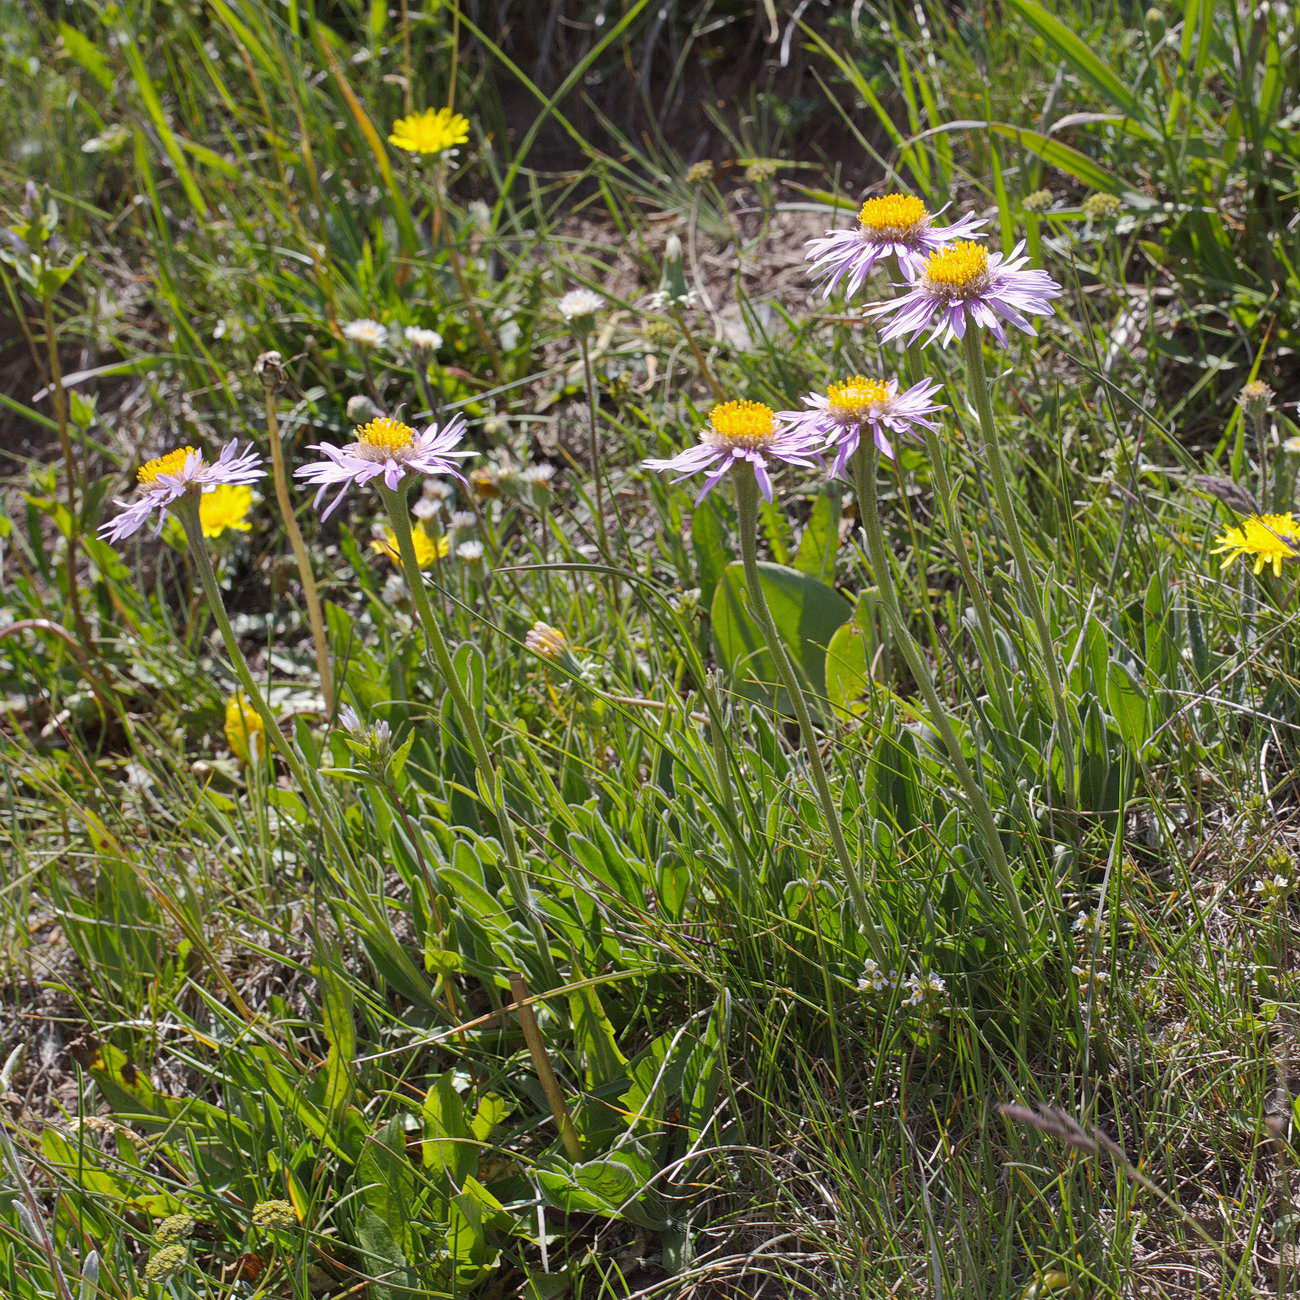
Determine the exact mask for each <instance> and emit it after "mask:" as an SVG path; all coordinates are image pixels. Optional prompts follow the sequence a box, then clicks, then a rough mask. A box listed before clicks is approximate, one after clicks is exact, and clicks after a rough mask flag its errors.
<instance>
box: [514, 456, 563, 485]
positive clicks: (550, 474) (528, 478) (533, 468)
mask: <svg viewBox="0 0 1300 1300" xmlns="http://www.w3.org/2000/svg"><path fill="white" fill-rule="evenodd" d="M519 477H520V478H522V479H523V481H524V482H525V483H527V484H528V485H529V487H545V486H546V484H548V483H549V482H550V481H551V480H552V479H553V478H554V477H555V466H554V465H549V464H547V462H546V461H544V460H541V461H538V462H537V463H536V464H535V465H528V466H526V467H525V468H524V469H522V470H520V472H519Z"/></svg>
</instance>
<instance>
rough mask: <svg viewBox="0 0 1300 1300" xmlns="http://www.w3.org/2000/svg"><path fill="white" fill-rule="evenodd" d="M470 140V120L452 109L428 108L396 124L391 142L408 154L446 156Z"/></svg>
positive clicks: (389, 138)
mask: <svg viewBox="0 0 1300 1300" xmlns="http://www.w3.org/2000/svg"><path fill="white" fill-rule="evenodd" d="M468 139H469V120H468V119H467V118H464V117H462V116H461V115H460V114H459V113H453V112H452V111H451V109H449V108H438V109H434V108H426V109H425V110H424V112H423V113H412V114H411V115H410V117H403V118H399V119H398V120H397V121H396V122H394V123H393V133H392V135H390V136H389V137H388V143H389V144H391V145H396V146H397V148H399V149H405V150H406V151H407V153H443V152H445V151H446V150H448V149H452V148H454V147H455V146H456V145H458V144H464V143H465V141H466V140H468Z"/></svg>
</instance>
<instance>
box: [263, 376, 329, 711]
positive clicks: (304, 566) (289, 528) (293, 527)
mask: <svg viewBox="0 0 1300 1300" xmlns="http://www.w3.org/2000/svg"><path fill="white" fill-rule="evenodd" d="M262 392H263V395H264V397H265V399H266V438H267V442H268V443H269V444H270V448H271V479H272V482H273V483H274V484H275V500H276V504H277V505H278V506H279V507H280V518H281V520H282V521H283V523H284V531H285V534H286V536H287V537H288V538H289V548H290V549H291V550H292V551H293V558H294V563H296V564H297V566H298V580H299V581H300V582H301V583H302V596H303V601H304V602H305V603H306V606H307V622H308V624H309V625H310V626H311V639H312V645H313V646H314V647H315V650H316V672H317V673H318V675H319V676H320V688H321V694H322V695H324V697H325V711H326V712H327V713H330V714H332V713H333V712H334V673H333V669H332V668H331V667H330V648H329V641H328V640H327V639H326V636H325V615H324V611H323V610H322V609H321V603H320V593H319V592H318V591H317V589H316V575H315V574H314V573H313V572H312V567H311V556H310V555H309V554H308V552H307V543H306V542H305V541H304V540H303V536H302V529H301V528H299V527H298V519H297V516H296V515H295V514H294V512H293V499H292V498H291V497H290V496H289V478H288V475H287V473H286V472H285V465H284V447H283V446H282V445H281V442H280V417H279V412H278V411H277V410H276V405H275V386H274V384H272V383H265V384H264V385H263V389H262Z"/></svg>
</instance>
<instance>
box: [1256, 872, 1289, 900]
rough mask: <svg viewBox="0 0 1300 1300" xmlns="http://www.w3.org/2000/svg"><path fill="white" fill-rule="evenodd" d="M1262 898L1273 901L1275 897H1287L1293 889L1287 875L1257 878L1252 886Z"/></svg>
mask: <svg viewBox="0 0 1300 1300" xmlns="http://www.w3.org/2000/svg"><path fill="white" fill-rule="evenodd" d="M1251 888H1252V889H1253V890H1254V891H1255V893H1257V894H1258V895H1259V896H1260V898H1261V900H1262V901H1264V902H1265V903H1271V902H1273V901H1274V900H1275V899H1278V898H1285V897H1286V895H1287V894H1288V893H1290V891H1291V882H1290V880H1288V879H1287V877H1286V876H1283V875H1280V874H1279V875H1276V876H1274V877H1273V879H1272V880H1257V881H1255V883H1254V884H1253V885H1252V886H1251Z"/></svg>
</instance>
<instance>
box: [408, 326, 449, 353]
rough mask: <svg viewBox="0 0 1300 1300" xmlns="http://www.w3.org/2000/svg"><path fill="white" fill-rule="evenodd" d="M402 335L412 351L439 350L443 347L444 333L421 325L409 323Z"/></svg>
mask: <svg viewBox="0 0 1300 1300" xmlns="http://www.w3.org/2000/svg"><path fill="white" fill-rule="evenodd" d="M402 337H403V338H404V339H405V340H406V342H407V344H408V345H409V346H410V349H411V351H412V352H437V350H438V349H439V348H440V347H442V335H441V334H439V333H438V331H437V330H426V329H422V328H421V327H420V326H419V325H408V326H407V327H406V328H405V329H404V330H403V331H402Z"/></svg>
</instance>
